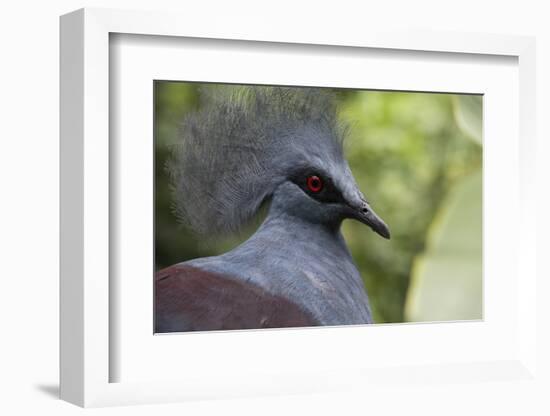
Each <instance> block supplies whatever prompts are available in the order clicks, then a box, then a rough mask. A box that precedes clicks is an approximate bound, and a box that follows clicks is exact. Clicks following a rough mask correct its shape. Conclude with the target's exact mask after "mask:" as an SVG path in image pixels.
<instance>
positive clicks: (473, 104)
mask: <svg viewBox="0 0 550 416" xmlns="http://www.w3.org/2000/svg"><path fill="white" fill-rule="evenodd" d="M453 99H454V115H455V118H456V122H457V124H458V126H459V127H460V129H462V130H463V131H464V133H466V135H467V136H468V137H470V138H471V139H473V140H475V141H476V142H477V143H479V144H481V141H482V136H483V111H482V99H483V98H482V96H481V95H455V96H454V97H453Z"/></svg>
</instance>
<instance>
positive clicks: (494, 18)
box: [0, 0, 550, 415]
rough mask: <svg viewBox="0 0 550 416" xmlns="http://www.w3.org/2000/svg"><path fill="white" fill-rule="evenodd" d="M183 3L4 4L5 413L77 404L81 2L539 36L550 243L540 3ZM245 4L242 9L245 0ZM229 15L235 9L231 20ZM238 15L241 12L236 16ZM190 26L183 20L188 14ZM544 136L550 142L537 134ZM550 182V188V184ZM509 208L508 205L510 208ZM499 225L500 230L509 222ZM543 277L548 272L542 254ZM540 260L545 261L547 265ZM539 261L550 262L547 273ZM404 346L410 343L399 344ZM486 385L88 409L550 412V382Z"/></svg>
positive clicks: (545, 49)
mask: <svg viewBox="0 0 550 416" xmlns="http://www.w3.org/2000/svg"><path fill="white" fill-rule="evenodd" d="M195 3H198V2H194V3H193V4H191V3H189V4H185V2H182V1H173V2H169V1H160V0H157V1H155V2H154V3H153V2H152V1H137V0H136V1H132V2H131V1H122V0H121V1H116V0H111V1H103V2H102V1H93V0H90V1H88V2H85V3H84V2H79V1H72V2H71V1H56V0H53V1H50V2H38V1H36V2H30V1H20V2H17V3H15V2H13V4H9V5H7V4H6V5H3V6H4V7H3V8H2V12H1V15H0V19H1V21H0V30H1V31H2V36H1V37H0V39H1V42H2V44H1V46H2V48H1V51H2V62H1V64H0V71H1V73H2V77H1V79H2V84H1V85H2V87H1V89H0V92H1V95H0V106H1V109H0V110H1V111H0V114H1V115H2V117H1V118H0V120H1V123H0V126H1V130H2V134H1V135H0V137H1V140H2V147H1V148H0V149H1V150H0V169H1V176H0V177H1V178H2V187H1V189H2V196H3V200H2V205H1V208H0V209H1V210H2V212H1V213H0V235H1V236H2V239H1V244H2V246H1V247H0V253H1V257H0V258H1V260H2V266H3V267H2V268H1V277H2V290H1V292H0V293H1V294H0V317H1V319H2V329H3V333H2V342H1V343H0V345H1V347H0V352H1V354H0V357H1V358H0V373H1V375H2V378H1V382H0V383H1V386H0V392H1V393H0V394H1V396H0V397H1V400H0V411H2V413H4V414H29V413H30V414H32V413H34V412H38V411H40V412H41V413H46V414H50V413H51V414H72V413H77V412H82V410H81V409H78V408H76V407H74V406H72V405H69V404H66V403H64V402H60V401H58V400H56V399H55V396H56V395H57V367H58V357H57V354H58V352H57V348H58V324H57V320H58V59H59V56H58V16H59V15H60V14H63V13H66V12H69V11H71V10H73V9H76V8H80V7H83V6H96V7H97V6H101V7H121V8H135V9H165V10H172V9H173V10H176V9H177V10H180V11H184V12H188V13H189V18H190V19H193V14H194V13H202V12H204V13H206V14H211V13H222V14H224V15H226V16H227V19H235V22H236V24H237V25H238V20H239V19H242V18H251V19H254V18H255V19H274V20H275V21H280V22H281V26H283V27H284V26H285V25H300V26H303V27H304V30H307V26H308V25H316V26H319V25H321V26H323V27H326V29H327V31H332V30H334V31H337V30H338V27H339V25H359V26H363V25H372V24H376V25H379V26H380V25H383V26H384V27H387V28H389V29H391V28H392V27H399V28H404V27H421V28H433V29H438V30H457V31H465V30H471V31H475V32H489V33H510V34H525V35H537V36H538V39H537V41H538V44H537V54H538V56H537V58H538V66H537V72H538V74H537V75H538V81H537V82H538V84H537V87H538V119H537V123H538V125H537V129H538V134H539V147H538V150H537V153H538V157H539V163H538V166H539V181H540V182H539V189H540V203H539V215H538V218H539V227H538V233H539V250H540V253H541V254H543V250H542V247H550V245H549V244H548V241H549V237H548V235H549V232H550V228H549V221H548V219H547V217H545V216H544V214H545V213H547V212H550V209H549V208H550V206H549V199H548V193H549V192H548V188H549V186H548V179H549V175H548V173H549V169H548V167H546V166H543V163H544V161H545V158H548V157H550V152H549V150H550V145H549V144H548V138H550V134H549V132H550V129H549V128H548V126H547V125H546V120H545V117H544V116H545V115H550V105H549V104H550V95H549V94H550V88H549V82H550V75H549V74H550V32H549V31H548V29H546V28H547V27H548V19H549V16H550V13H549V12H547V11H546V10H544V4H545V2H542V1H541V2H533V1H526V0H523V1H521V2H520V1H517V2H513V4H509V3H506V2H504V1H502V0H501V1H486V2H480V1H479V0H477V1H466V0H463V1H461V2H447V3H444V2H442V1H420V0H419V1H414V2H412V1H401V2H392V1H384V2H381V1H377V2H372V3H371V2H365V1H363V2H353V3H352V2H345V1H339V2H333V1H331V2H327V7H324V6H323V3H322V2H320V1H316V2H311V3H307V2H305V1H303V2H301V3H298V2H297V1H296V0H295V1H292V2H288V4H287V3H285V2H283V1H277V2H269V3H266V2H249V3H245V2H237V1H231V2H225V4H224V3H222V2H220V4H219V5H218V4H216V5H213V4H211V3H209V2H206V1H204V0H203V1H201V2H200V3H201V4H200V5H199V4H195ZM241 3H242V5H241ZM232 16H234V17H232ZM239 16H240V17H239ZM182 24H185V22H182ZM543 138H546V139H547V140H546V141H543V140H542V139H543ZM544 184H546V186H544ZM503 209H505V207H503ZM510 226H512V225H511V223H508V224H503V225H502V227H503V236H506V227H510ZM539 260H540V264H539V268H540V269H539V274H540V275H544V276H548V277H549V278H550V270H549V268H548V265H547V261H546V260H545V259H544V258H543V256H540V259H539ZM543 262H545V263H543ZM543 267H544V269H543ZM549 289H550V283H549V282H548V281H546V280H543V279H541V280H539V286H538V292H539V302H538V307H539V311H540V318H539V319H540V321H539V322H538V325H539V368H540V371H541V374H540V377H543V378H544V377H545V378H546V380H547V381H548V375H549V374H550V371H549V370H550V369H549V362H548V353H545V351H549V350H550V345H549V336H548V333H549V332H550V324H549V322H548V317H549V306H548V303H547V302H545V299H546V298H547V296H545V295H544V293H550V290H549ZM402 347H403V348H406V346H402ZM538 386H539V387H538V388H537V389H535V388H533V384H530V383H528V382H525V383H523V384H516V383H514V384H507V383H502V382H501V383H494V384H490V383H486V384H485V385H483V386H479V385H468V384H455V385H434V386H422V387H417V388H411V387H410V386H407V387H406V388H400V387H392V386H390V385H388V387H387V390H383V394H381V393H380V392H378V393H377V395H376V396H374V395H370V394H369V392H368V391H363V392H360V393H358V392H354V393H351V392H350V393H346V392H340V393H334V394H323V395H315V396H299V397H298V396H295V397H281V398H267V399H253V400H231V401H218V402H216V401H214V402H196V403H186V404H174V405H162V406H155V407H151V406H140V407H132V408H115V409H99V410H93V412H97V413H100V414H149V413H151V412H156V413H158V414H178V415H181V414H220V413H223V414H257V413H260V412H261V414H268V415H269V414H280V413H283V412H284V413H288V414H291V415H292V414H300V413H303V414H312V413H316V414H319V413H320V414H335V413H339V414H356V413H373V412H376V413H383V414H387V413H391V414H403V413H405V412H406V413H407V414H411V413H412V414H414V413H418V414H423V415H424V414H449V415H453V414H461V415H464V414H465V413H466V412H467V413H472V414H484V413H490V414H526V415H532V414H548V413H549V410H550V409H549V407H550V405H549V404H548V393H549V392H550V385H546V386H544V391H543V386H542V385H541V384H538Z"/></svg>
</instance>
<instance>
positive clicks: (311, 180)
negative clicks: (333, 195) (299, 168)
mask: <svg viewBox="0 0 550 416" xmlns="http://www.w3.org/2000/svg"><path fill="white" fill-rule="evenodd" d="M307 189H309V190H310V191H311V192H315V193H317V192H321V189H323V181H322V180H321V178H320V177H318V176H315V175H313V176H308V178H307Z"/></svg>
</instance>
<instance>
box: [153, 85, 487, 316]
mask: <svg viewBox="0 0 550 416" xmlns="http://www.w3.org/2000/svg"><path fill="white" fill-rule="evenodd" d="M199 87H200V84H196V83H185V82H166V81H159V82H156V83H155V175H156V176H155V186H156V189H155V234H156V235H155V257H156V258H155V262H156V267H157V269H160V268H163V267H166V266H169V265H171V264H174V263H178V262H181V261H185V260H188V259H191V258H196V257H203V256H210V255H216V254H220V253H223V252H225V251H227V250H229V249H231V248H232V247H234V246H235V245H237V244H238V243H239V242H241V241H243V240H244V239H245V238H247V237H248V235H250V234H251V233H252V232H253V231H254V229H255V226H256V225H257V224H253V225H251V227H250V229H249V230H247V231H246V232H244V233H243V234H242V235H240V236H237V237H234V238H231V239H224V240H223V241H216V242H210V243H208V244H205V243H202V242H200V241H198V240H197V239H196V238H195V237H194V236H193V234H192V233H190V232H189V230H186V229H185V228H184V227H183V226H181V225H179V224H178V223H177V222H176V219H175V217H174V215H173V214H172V210H171V200H170V191H169V184H168V180H167V176H166V172H165V171H164V163H165V160H166V158H167V156H168V154H169V148H170V144H173V143H175V142H177V135H178V126H179V123H180V122H181V120H182V118H183V116H184V115H185V113H186V112H188V111H193V110H194V109H196V108H197V106H198V105H199V103H198V88H199ZM338 94H339V96H340V98H341V105H340V117H341V118H342V119H343V120H347V121H349V122H350V123H351V124H352V126H353V128H352V132H351V137H350V139H349V140H348V141H347V143H346V154H347V158H348V161H349V164H350V167H351V169H352V171H353V173H354V175H355V178H356V180H357V183H358V184H359V186H360V188H361V190H362V191H363V193H364V194H365V195H366V196H367V198H368V199H369V201H371V203H372V205H373V207H374V209H375V210H376V212H377V213H378V214H379V215H380V216H381V217H382V218H383V219H384V220H385V221H386V223H387V224H388V225H389V226H390V229H391V232H392V239H391V240H389V241H387V240H384V239H382V238H380V237H379V236H378V235H376V234H374V233H373V232H371V231H370V230H369V229H368V228H367V227H365V226H364V225H362V224H360V223H358V222H355V221H345V222H344V225H343V233H344V237H345V239H346V241H347V243H348V245H349V247H350V250H351V252H352V255H353V258H354V260H355V262H356V263H357V266H358V267H359V270H360V272H361V275H362V276H363V279H364V281H365V285H366V287H367V291H368V293H369V296H370V299H371V306H372V309H373V314H374V318H375V321H376V322H378V323H385V322H403V321H426V320H441V319H444V320H449V319H450V320H458V319H479V318H481V301H482V300H481V298H482V296H481V295H482V292H481V286H482V276H481V214H482V213H481V199H482V192H481V166H482V148H481V118H482V99H481V96H464V95H455V94H434V93H410V92H389V91H388V92H387V91H356V90H339V91H338ZM472 178H473V179H472ZM464 181H469V182H470V183H473V185H472V184H470V185H469V188H468V189H469V191H468V192H465V191H464V190H463V189H462V188H464V185H463V182H464ZM449 201H451V202H449ZM468 207H470V209H468ZM460 215H461V218H458V219H455V218H456V216H460ZM437 218H439V219H440V220H439V221H437V220H436V219H437ZM441 218H445V220H441ZM449 223H450V224H451V225H449ZM453 224H454V225H453ZM453 227H454V228H453ZM453 236H454V237H453ZM449 239H451V240H452V241H453V244H452V245H450V246H449V247H447V246H445V245H442V244H441V242H442V241H449ZM476 244H477V245H476ZM441 247H443V248H441ZM472 247H474V248H472ZM433 258H435V259H436V260H433V261H432V259H433ZM426 264H427V266H426ZM434 264H437V267H435V266H433V265H434ZM463 266H464V267H463ZM411 282H412V283H411ZM449 299H451V300H452V301H449Z"/></svg>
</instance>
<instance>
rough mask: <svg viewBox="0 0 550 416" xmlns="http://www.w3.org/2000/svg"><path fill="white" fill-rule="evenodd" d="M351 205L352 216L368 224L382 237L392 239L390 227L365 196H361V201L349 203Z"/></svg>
mask: <svg viewBox="0 0 550 416" xmlns="http://www.w3.org/2000/svg"><path fill="white" fill-rule="evenodd" d="M349 207H350V211H351V212H350V217H351V218H353V219H356V220H357V221H360V222H362V223H363V224H366V225H368V226H369V227H370V228H371V229H372V230H373V231H374V232H375V233H377V234H379V235H381V236H382V237H384V238H387V239H388V240H389V239H390V229H389V228H388V226H387V225H386V223H385V222H384V221H382V218H380V217H379V216H378V215H377V214H376V212H374V210H373V209H372V208H371V206H370V205H369V203H368V202H367V201H366V200H365V199H364V198H361V200H360V202H358V203H356V204H353V205H352V204H349Z"/></svg>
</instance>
